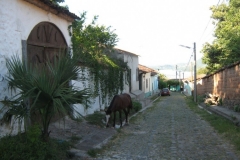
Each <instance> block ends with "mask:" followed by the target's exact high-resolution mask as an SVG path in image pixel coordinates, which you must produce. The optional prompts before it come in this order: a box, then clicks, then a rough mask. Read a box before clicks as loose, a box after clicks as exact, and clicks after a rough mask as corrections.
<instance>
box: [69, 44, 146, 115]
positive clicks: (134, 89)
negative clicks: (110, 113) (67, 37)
mask: <svg viewBox="0 0 240 160" xmlns="http://www.w3.org/2000/svg"><path fill="white" fill-rule="evenodd" d="M106 54H108V55H109V56H111V57H113V58H119V59H122V60H123V61H124V62H127V65H128V67H129V68H130V70H131V83H130V84H125V85H124V88H123V91H122V93H129V94H130V95H131V97H132V98H135V99H139V98H144V93H143V92H142V91H141V90H139V75H138V55H137V54H134V53H131V52H128V51H124V50H122V49H118V48H114V49H113V51H112V52H108V53H106ZM84 74H85V76H87V75H88V74H87V73H84ZM73 83H74V85H75V86H76V87H83V83H81V82H77V81H73ZM86 84H87V85H88V84H90V85H93V83H92V82H86ZM119 93H120V91H119ZM92 102H93V103H92V104H91V107H90V108H87V109H86V108H84V107H83V105H82V104H74V106H75V110H76V111H77V112H78V113H80V114H81V115H84V116H85V115H88V114H92V113H94V112H95V111H100V110H103V109H105V107H107V106H108V105H109V104H110V101H107V99H106V101H105V103H104V104H102V103H101V100H100V97H99V96H98V97H96V98H95V99H93V100H92ZM75 115H76V116H77V114H75Z"/></svg>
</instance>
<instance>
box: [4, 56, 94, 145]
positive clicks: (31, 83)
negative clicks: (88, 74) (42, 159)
mask: <svg viewBox="0 0 240 160" xmlns="http://www.w3.org/2000/svg"><path fill="white" fill-rule="evenodd" d="M77 59H78V57H77V58H75V57H73V58H71V57H70V56H65V57H59V59H58V60H56V59H55V61H54V62H53V63H51V62H50V61H49V60H48V61H47V62H46V64H45V67H42V68H39V67H38V66H37V65H36V66H29V65H27V64H26V63H25V62H22V61H21V60H20V59H19V58H18V57H17V56H14V57H12V59H10V60H7V68H8V71H9V77H8V82H9V87H10V88H11V89H12V90H13V89H15V90H17V92H16V93H17V94H16V95H15V96H14V97H12V98H11V99H5V100H4V101H2V103H3V104H4V105H5V108H4V109H7V112H6V113H5V115H4V118H5V120H10V119H11V117H12V116H15V118H16V119H19V120H25V121H26V119H27V118H32V117H31V116H34V115H36V114H37V115H40V124H41V126H42V137H43V140H44V141H48V137H49V134H50V132H49V131H48V127H49V124H50V121H51V120H52V118H53V117H54V116H60V117H64V116H65V115H70V116H71V115H72V113H73V111H74V108H73V106H72V104H75V103H81V104H83V105H86V106H87V105H88V104H89V101H88V98H89V96H90V91H89V89H87V88H86V89H82V90H80V89H77V88H76V87H73V86H71V85H70V86H69V81H70V80H73V79H75V80H77V79H78V72H79V70H80V68H79V67H78V66H77V63H78V60H77ZM27 102H28V103H27ZM34 123H36V121H33V124H34Z"/></svg>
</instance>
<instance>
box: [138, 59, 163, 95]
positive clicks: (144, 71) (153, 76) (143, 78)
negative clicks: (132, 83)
mask: <svg viewBox="0 0 240 160" xmlns="http://www.w3.org/2000/svg"><path fill="white" fill-rule="evenodd" d="M138 68H139V80H140V83H139V86H140V87H139V88H140V90H142V91H143V92H144V94H145V98H146V97H149V96H151V95H153V94H154V93H157V92H158V77H157V76H158V72H157V71H155V70H154V69H151V68H149V67H146V66H144V65H141V64H139V65H138Z"/></svg>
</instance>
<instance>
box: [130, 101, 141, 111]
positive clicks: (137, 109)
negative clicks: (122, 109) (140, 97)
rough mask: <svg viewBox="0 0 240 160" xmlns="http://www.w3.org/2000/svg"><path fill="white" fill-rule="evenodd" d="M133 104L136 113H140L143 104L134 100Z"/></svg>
mask: <svg viewBox="0 0 240 160" xmlns="http://www.w3.org/2000/svg"><path fill="white" fill-rule="evenodd" d="M132 103H133V110H134V112H138V111H140V110H141V109H142V104H141V103H140V102H139V101H136V100H133V101H132Z"/></svg>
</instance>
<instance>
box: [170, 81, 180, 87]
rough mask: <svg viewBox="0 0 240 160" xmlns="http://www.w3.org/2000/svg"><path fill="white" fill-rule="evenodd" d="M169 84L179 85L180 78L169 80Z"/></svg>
mask: <svg viewBox="0 0 240 160" xmlns="http://www.w3.org/2000/svg"><path fill="white" fill-rule="evenodd" d="M167 84H168V85H169V86H177V85H179V80H168V81H167Z"/></svg>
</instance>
